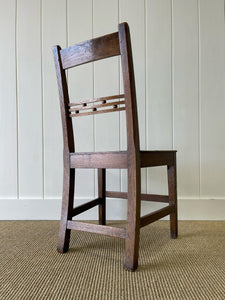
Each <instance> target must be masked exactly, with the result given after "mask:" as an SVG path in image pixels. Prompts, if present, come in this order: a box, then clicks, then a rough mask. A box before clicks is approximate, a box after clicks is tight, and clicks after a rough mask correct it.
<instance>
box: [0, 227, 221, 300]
mask: <svg viewBox="0 0 225 300" xmlns="http://www.w3.org/2000/svg"><path fill="white" fill-rule="evenodd" d="M109 224H111V225H115V222H110V223H109ZM58 225H59V223H58V222H56V221H32V222H31V221H7V222H5V221H1V222H0V240H1V246H0V299H1V300H4V299H16V300H19V299H26V300H27V299H57V300H58V299H60V300H61V299H116V300H117V299H129V300H130V299H135V300H136V299H179V300H181V299H210V300H213V299H221V300H222V299H223V300H224V299H225V222H212V221H211V222H188V221H181V222H179V238H178V239H177V240H171V239H170V238H169V224H168V221H158V222H156V223H154V224H151V225H148V226H146V227H144V228H143V229H142V230H141V242H140V259H139V268H138V270H137V271H136V272H134V273H132V272H126V271H125V270H124V269H123V259H124V240H120V239H115V238H110V237H104V236H100V235H96V234H89V233H81V232H75V231H72V237H71V248H70V251H69V252H68V253H66V254H59V253H57V252H56V243H57V235H58Z"/></svg>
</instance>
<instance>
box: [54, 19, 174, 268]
mask: <svg viewBox="0 0 225 300" xmlns="http://www.w3.org/2000/svg"><path fill="white" fill-rule="evenodd" d="M53 53H54V60H55V67H56V74H57V82H58V89H59V99H60V108H61V118H62V128H63V142H64V154H63V162H64V177H63V195H62V213H61V221H60V229H59V240H58V247H57V249H58V251H59V252H60V253H64V252H66V251H68V248H69V241H70V232H71V229H74V230H80V231H86V232H92V233H99V234H103V235H108V236H113V237H119V238H123V239H125V269H127V270H130V271H134V270H135V269H136V268H137V267H138V251H139V233H140V228H141V227H143V226H146V225H148V224H150V223H152V222H154V221H156V220H158V219H160V218H163V217H165V216H166V215H170V230H171V237H172V238H176V237H177V190H176V188H177V184H176V151H140V146H139V131H138V116H137V104H136V91H135V81H134V70H133V60H132V51H131V41H130V32H129V27H128V24H127V23H122V24H119V31H118V32H115V33H112V34H108V35H105V36H102V37H99V38H95V39H91V40H89V41H86V42H83V43H79V44H77V45H74V46H71V47H69V48H65V49H61V48H60V47H59V46H55V47H53ZM117 55H121V63H122V73H123V84H124V94H122V95H114V96H107V97H102V98H95V99H91V100H88V101H82V102H79V103H71V102H70V100H69V95H68V88H67V80H66V74H65V70H66V69H69V68H72V67H76V66H78V65H81V64H85V63H89V62H93V61H96V60H100V59H105V58H108V57H112V56H117ZM123 99H124V100H123ZM121 110H125V111H126V125H127V151H118V152H116V151H115V152H92V153H87V152H84V153H77V152H75V147H74V137H73V127H72V118H73V117H82V116H86V115H96V114H102V113H109V112H118V111H121ZM163 165H165V166H167V171H168V189H169V195H168V196H164V195H152V194H141V183H140V181H141V175H140V169H141V168H147V167H155V166H163ZM75 168H88V169H90V168H93V169H98V198H97V199H95V200H92V201H90V202H88V203H86V204H83V205H80V206H78V207H75V208H74V207H73V202H74V180H75ZM107 168H109V169H113V168H115V169H123V168H124V169H127V170H128V192H127V193H122V192H115V191H106V183H105V182H106V172H105V170H106V169H107ZM106 197H109V198H124V199H128V201H127V205H128V207H127V223H126V228H116V227H110V226H106ZM141 200H144V201H156V202H164V203H168V205H167V206H166V207H165V208H162V209H159V210H157V211H155V212H153V213H150V214H148V215H145V216H143V217H140V203H141ZM96 205H99V225H95V224H89V223H83V222H78V221H73V220H72V218H73V216H76V215H78V214H80V213H82V212H84V211H86V210H88V209H90V208H92V207H94V206H96Z"/></svg>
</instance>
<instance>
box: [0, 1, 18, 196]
mask: <svg viewBox="0 0 225 300" xmlns="http://www.w3.org/2000/svg"><path fill="white" fill-rule="evenodd" d="M0 7H1V9H0V41H1V42H0V66H1V69H0V124H1V126H0V141H1V145H0V166H1V168H0V197H1V198H4V197H6V198H7V197H15V198H17V111H16V110H17V103H16V56H15V54H16V49H15V39H16V36H15V22H16V1H4V0H1V1H0Z"/></svg>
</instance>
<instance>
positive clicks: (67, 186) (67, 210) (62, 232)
mask: <svg viewBox="0 0 225 300" xmlns="http://www.w3.org/2000/svg"><path fill="white" fill-rule="evenodd" d="M74 181H75V169H69V168H68V169H66V168H64V175H63V197H62V198H63V199H62V211H61V221H60V227H59V239H58V246H57V250H58V252H60V253H65V252H67V251H68V249H69V243H70V232H71V230H70V229H67V228H66V227H67V220H72V217H73V202H74V184H75V182H74Z"/></svg>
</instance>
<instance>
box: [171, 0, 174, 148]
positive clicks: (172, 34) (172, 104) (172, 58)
mask: <svg viewBox="0 0 225 300" xmlns="http://www.w3.org/2000/svg"><path fill="white" fill-rule="evenodd" d="M173 4H174V3H173V0H171V125H172V149H174V147H175V145H174V19H173V18H174V15H173V8H174V5H173Z"/></svg>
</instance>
